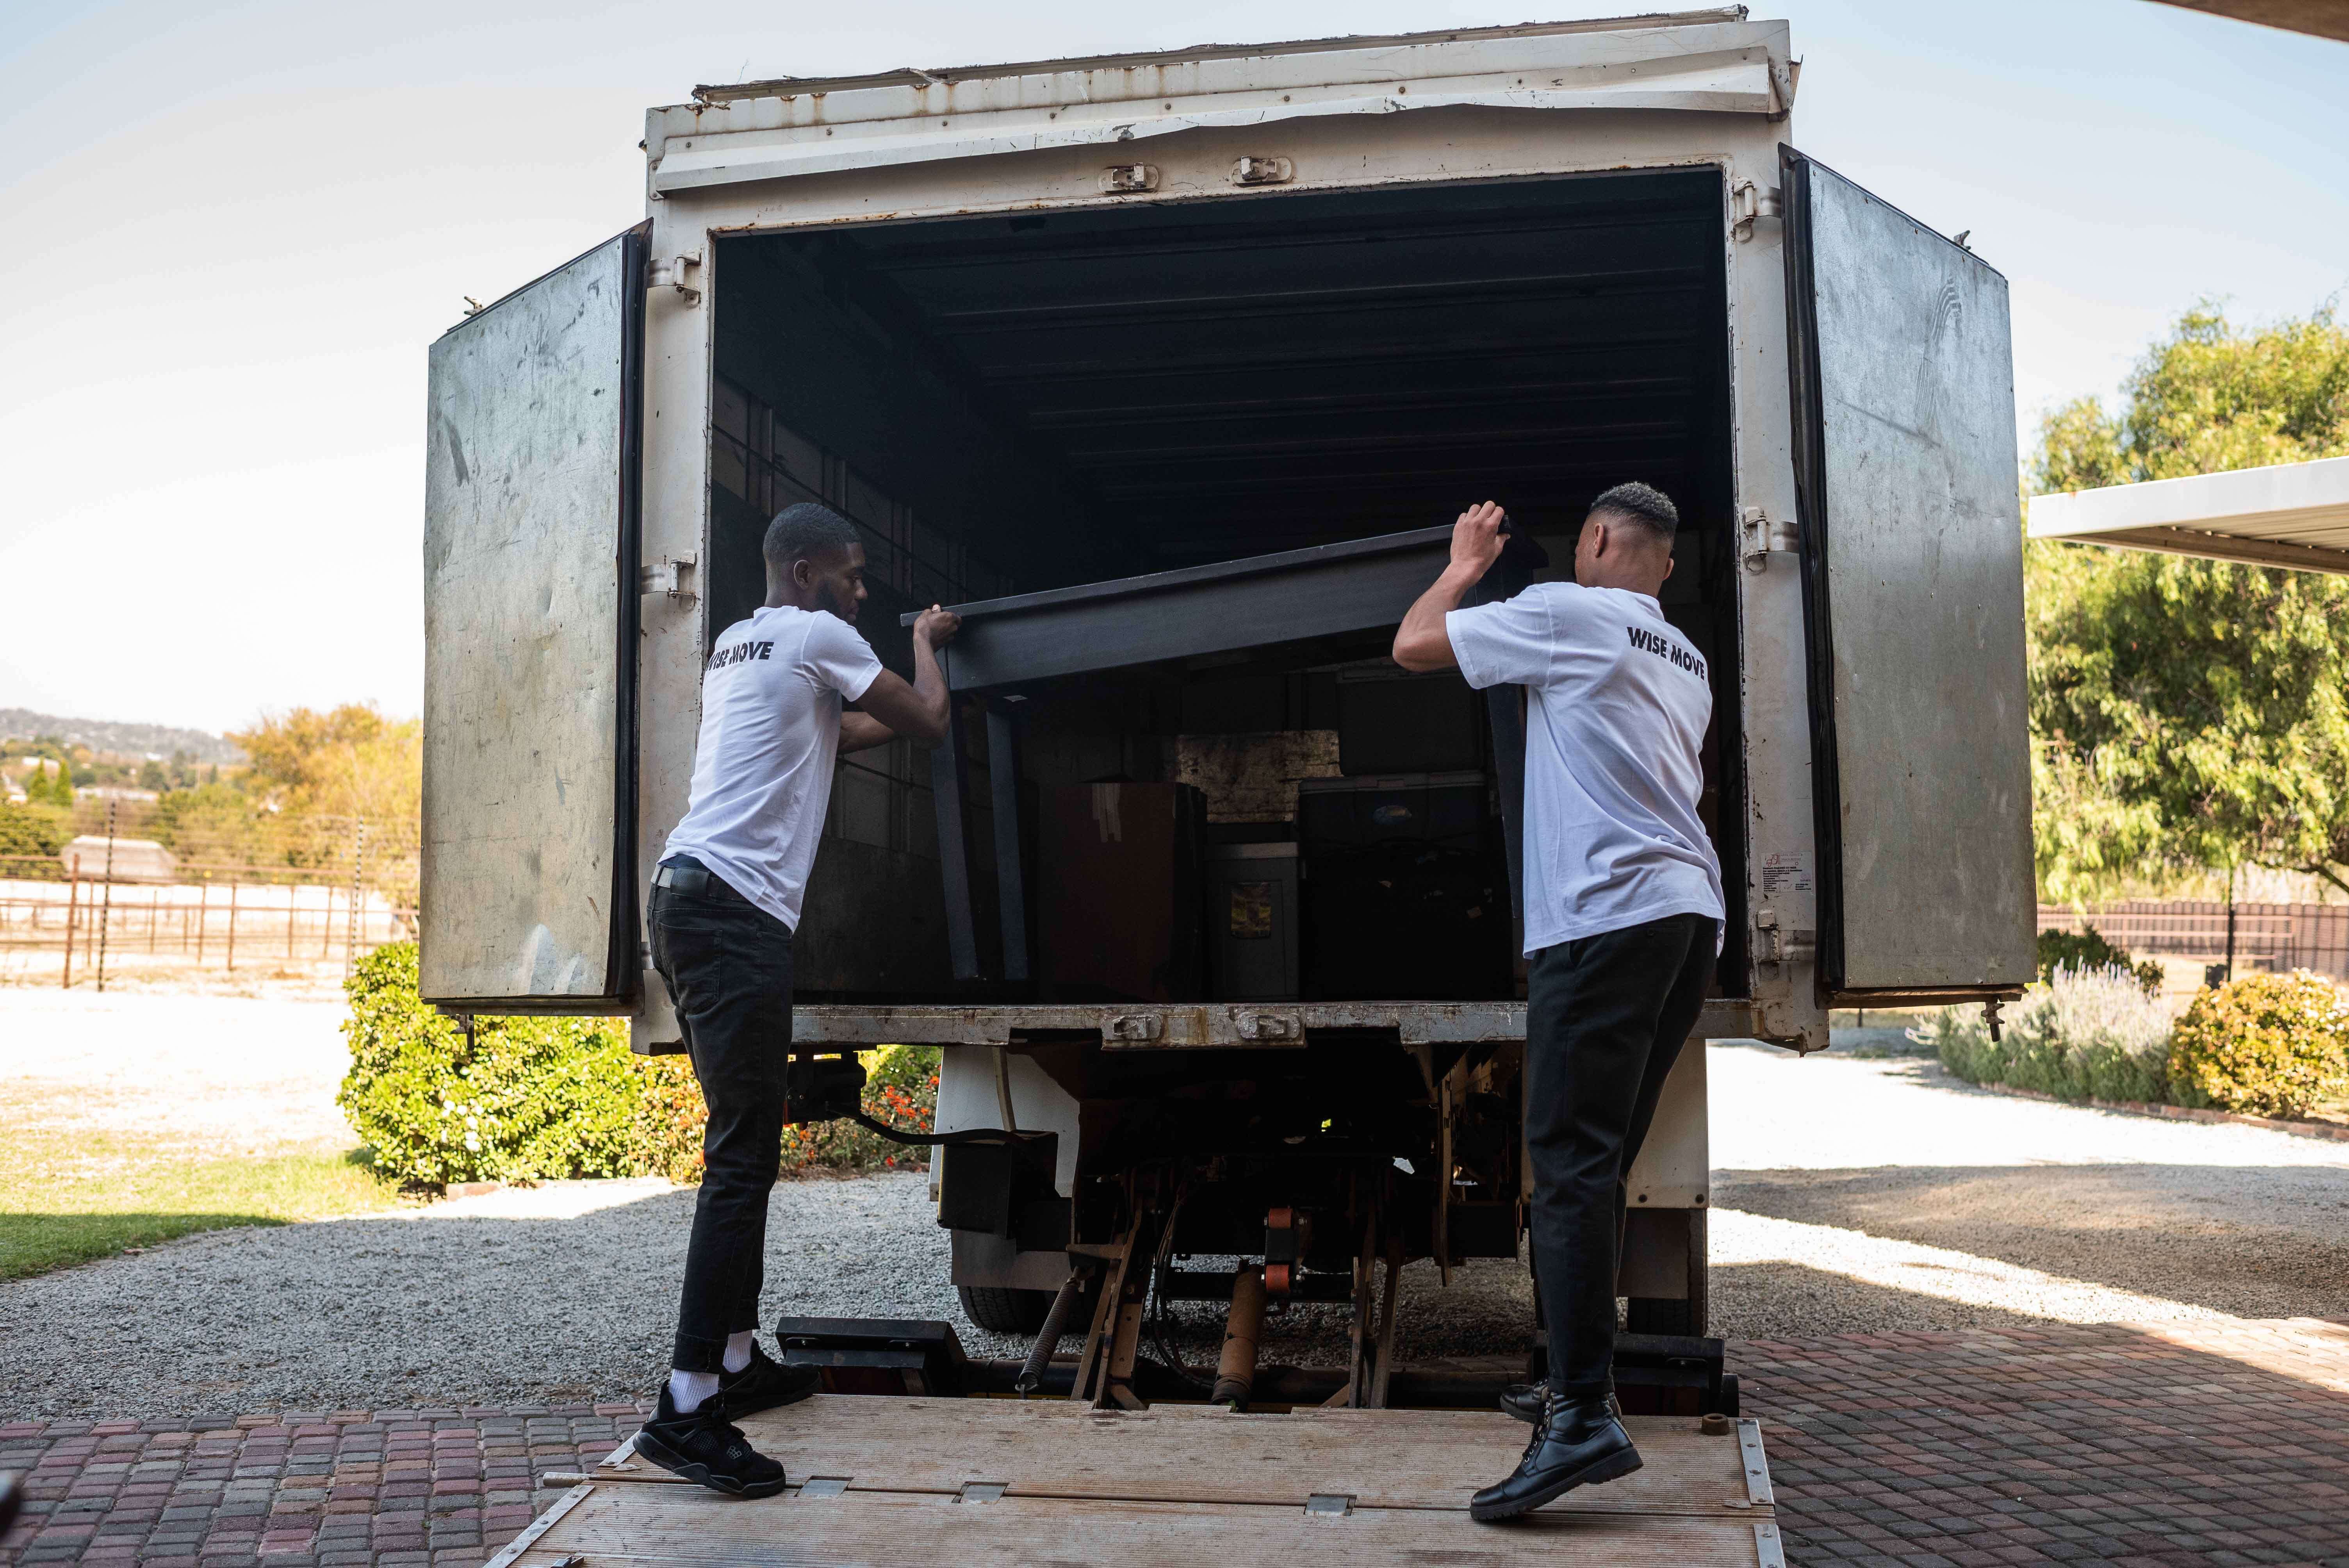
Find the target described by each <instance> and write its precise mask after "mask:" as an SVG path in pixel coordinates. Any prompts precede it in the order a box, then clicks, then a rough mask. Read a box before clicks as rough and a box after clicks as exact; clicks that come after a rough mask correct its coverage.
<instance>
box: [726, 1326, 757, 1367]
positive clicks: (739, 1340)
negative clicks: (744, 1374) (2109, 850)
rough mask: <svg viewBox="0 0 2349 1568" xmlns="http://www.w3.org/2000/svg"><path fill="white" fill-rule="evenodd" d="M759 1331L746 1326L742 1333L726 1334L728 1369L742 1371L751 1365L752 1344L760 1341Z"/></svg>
mask: <svg viewBox="0 0 2349 1568" xmlns="http://www.w3.org/2000/svg"><path fill="white" fill-rule="evenodd" d="M758 1339H759V1331H758V1330H757V1329H755V1328H746V1329H744V1330H743V1331H742V1332H741V1333H740V1334H730V1335H728V1336H726V1370H728V1371H729V1372H740V1370H742V1368H743V1367H748V1366H749V1365H750V1346H753V1345H755V1344H756V1343H758Z"/></svg>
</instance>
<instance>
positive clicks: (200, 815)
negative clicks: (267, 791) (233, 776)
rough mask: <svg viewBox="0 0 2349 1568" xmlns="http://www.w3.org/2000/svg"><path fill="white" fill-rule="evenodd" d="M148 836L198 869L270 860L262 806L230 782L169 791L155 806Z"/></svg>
mask: <svg viewBox="0 0 2349 1568" xmlns="http://www.w3.org/2000/svg"><path fill="white" fill-rule="evenodd" d="M146 831H147V836H148V837H150V838H152V839H153V840H154V841H156V842H158V843H160V844H161V845H162V846H163V847H164V848H166V849H168V850H171V851H173V852H174V853H176V854H177V855H179V857H180V858H181V861H187V862H191V863H193V864H198V865H251V864H254V863H257V862H260V861H264V860H266V859H267V858H269V848H268V840H269V827H268V824H267V823H266V821H265V820H264V811H263V810H262V807H261V803H260V802H259V801H257V800H255V799H254V798H253V797H252V796H250V795H248V794H246V793H245V792H244V791H243V790H242V789H238V788H236V786H234V785H233V784H217V783H215V784H199V785H197V786H196V787H195V788H194V789H173V790H170V791H168V792H166V793H165V794H164V795H162V796H161V797H160V799H157V800H156V802H155V814H154V816H153V817H152V818H151V819H150V820H149V822H148V824H147V829H146Z"/></svg>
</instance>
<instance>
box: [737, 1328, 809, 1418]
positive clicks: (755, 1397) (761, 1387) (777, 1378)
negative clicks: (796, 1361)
mask: <svg viewBox="0 0 2349 1568" xmlns="http://www.w3.org/2000/svg"><path fill="white" fill-rule="evenodd" d="M822 1383H823V1376H822V1375H821V1374H820V1373H818V1372H817V1371H816V1369H815V1368H814V1367H786V1366H784V1365H782V1364H781V1362H779V1361H774V1360H771V1359H770V1358H769V1357H768V1355H767V1353H766V1352H765V1351H763V1350H761V1349H760V1348H759V1347H758V1346H755V1345H753V1346H750V1365H749V1366H748V1367H743V1368H742V1370H740V1372H720V1373H719V1375H718V1401H719V1404H720V1405H721V1406H723V1407H724V1408H725V1412H726V1418H727V1419H728V1420H730V1421H739V1420H740V1419H741V1418H743V1417H745V1416H755V1415H757V1414H758V1413H759V1412H760V1411H761V1410H771V1409H773V1408H775V1407H776V1406H778V1405H796V1404H798V1403H799V1402H800V1401H801V1400H802V1399H804V1398H807V1397H808V1396H809V1395H810V1394H812V1393H814V1392H815V1391H816V1388H817V1387H819V1386H820V1385H821V1384H822Z"/></svg>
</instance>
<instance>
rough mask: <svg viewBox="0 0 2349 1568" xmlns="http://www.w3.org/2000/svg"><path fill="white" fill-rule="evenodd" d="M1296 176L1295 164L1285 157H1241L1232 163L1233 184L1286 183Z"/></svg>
mask: <svg viewBox="0 0 2349 1568" xmlns="http://www.w3.org/2000/svg"><path fill="white" fill-rule="evenodd" d="M1296 178H1297V165H1295V164H1294V163H1291V162H1290V161H1289V160H1287V159H1286V158H1243V159H1241V160H1239V161H1238V162H1237V163H1235V164H1233V165H1232V183H1233V184H1235V185H1286V184H1288V182H1289V181H1291V180H1294V179H1296Z"/></svg>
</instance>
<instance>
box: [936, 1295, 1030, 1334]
mask: <svg viewBox="0 0 2349 1568" xmlns="http://www.w3.org/2000/svg"><path fill="white" fill-rule="evenodd" d="M955 1294H956V1295H958V1296H960V1297H962V1311H963V1315H964V1316H965V1317H968V1318H969V1319H970V1320H971V1322H973V1323H975V1324H977V1325H978V1326H979V1327H981V1328H984V1329H986V1330H987V1331H988V1333H990V1334H1034V1333H1035V1332H1036V1331H1037V1330H1038V1329H1040V1328H1041V1327H1043V1326H1044V1315H1045V1314H1046V1313H1048V1312H1050V1311H1051V1310H1052V1293H1051V1292H1050V1291H1049V1290H1016V1289H1013V1288H1012V1287H1010V1286H1009V1285H996V1284H958V1285H957V1286H955Z"/></svg>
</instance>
